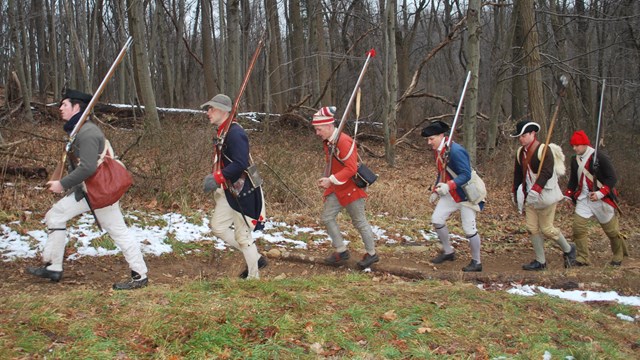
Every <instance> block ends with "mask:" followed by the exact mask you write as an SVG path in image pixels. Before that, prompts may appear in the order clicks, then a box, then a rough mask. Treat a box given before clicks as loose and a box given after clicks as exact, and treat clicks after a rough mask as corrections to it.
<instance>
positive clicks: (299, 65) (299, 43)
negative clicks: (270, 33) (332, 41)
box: [289, 0, 305, 103]
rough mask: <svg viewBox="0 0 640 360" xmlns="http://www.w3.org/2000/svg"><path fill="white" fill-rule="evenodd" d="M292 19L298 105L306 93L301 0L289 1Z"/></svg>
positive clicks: (295, 92)
mask: <svg viewBox="0 0 640 360" xmlns="http://www.w3.org/2000/svg"><path fill="white" fill-rule="evenodd" d="M289 12H290V19H291V30H292V31H291V34H290V36H289V38H290V39H291V41H290V48H291V61H292V62H293V64H292V74H291V79H292V82H293V83H292V84H291V88H292V89H293V92H292V94H293V102H294V103H298V101H300V99H302V96H303V94H304V92H305V71H304V70H305V60H304V26H303V24H302V17H301V14H300V0H289Z"/></svg>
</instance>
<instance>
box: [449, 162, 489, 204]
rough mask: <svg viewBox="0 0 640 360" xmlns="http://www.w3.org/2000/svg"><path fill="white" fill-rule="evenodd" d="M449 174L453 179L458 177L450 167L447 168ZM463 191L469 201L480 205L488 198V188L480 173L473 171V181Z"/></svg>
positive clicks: (463, 187) (463, 186) (464, 186)
mask: <svg viewBox="0 0 640 360" xmlns="http://www.w3.org/2000/svg"><path fill="white" fill-rule="evenodd" d="M447 172H449V174H451V176H452V177H453V178H456V177H458V174H456V173H455V172H454V171H453V170H452V169H451V168H450V167H448V166H447ZM462 191H464V194H465V195H466V196H467V201H468V202H470V203H472V204H474V205H478V204H480V203H481V202H483V201H484V200H485V199H486V198H487V186H486V185H485V183H484V181H483V180H482V178H481V177H480V176H479V175H478V173H477V172H476V171H475V170H474V169H471V179H469V181H467V182H466V183H465V184H464V185H462Z"/></svg>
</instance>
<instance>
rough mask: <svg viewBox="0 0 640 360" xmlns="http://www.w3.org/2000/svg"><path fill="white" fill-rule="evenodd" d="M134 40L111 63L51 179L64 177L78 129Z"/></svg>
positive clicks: (71, 134) (74, 130) (70, 136)
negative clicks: (65, 166) (68, 154)
mask: <svg viewBox="0 0 640 360" xmlns="http://www.w3.org/2000/svg"><path fill="white" fill-rule="evenodd" d="M132 42H133V37H131V36H129V38H128V39H127V41H126V42H125V44H124V46H123V47H122V49H121V50H120V53H119V54H118V57H116V59H115V61H114V62H113V64H111V67H110V68H109V71H107V74H106V75H105V77H104V79H102V82H101V83H100V86H98V89H97V90H96V92H95V94H94V95H93V97H91V101H89V104H88V105H87V107H86V108H85V109H84V112H83V113H82V116H80V120H78V123H77V124H76V126H74V128H73V130H72V131H71V133H70V134H69V140H68V141H67V145H66V147H65V151H64V153H63V154H62V159H61V160H60V163H58V166H57V167H56V169H55V170H54V172H53V174H52V175H51V179H50V181H56V180H60V179H62V174H63V173H64V165H65V163H66V161H67V153H68V152H69V151H71V145H72V144H73V141H74V140H75V139H76V135H78V131H80V129H81V128H82V125H84V123H85V122H86V121H87V119H88V118H89V114H91V111H92V110H93V107H94V106H95V105H96V103H97V102H98V99H99V98H100V95H102V92H103V91H104V88H105V87H106V86H107V83H108V82H109V80H111V78H112V77H113V74H114V73H115V71H116V68H117V67H118V65H119V64H120V63H121V62H122V59H124V56H125V55H126V53H127V50H128V49H129V47H130V46H131V43H132ZM87 201H88V199H87Z"/></svg>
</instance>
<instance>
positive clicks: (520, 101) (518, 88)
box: [511, 1, 528, 121]
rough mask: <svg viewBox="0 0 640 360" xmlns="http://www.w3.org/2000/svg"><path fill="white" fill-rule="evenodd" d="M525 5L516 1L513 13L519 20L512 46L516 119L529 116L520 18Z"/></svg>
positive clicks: (512, 108)
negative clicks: (526, 107)
mask: <svg viewBox="0 0 640 360" xmlns="http://www.w3.org/2000/svg"><path fill="white" fill-rule="evenodd" d="M522 6H523V2H522V1H516V2H514V4H513V13H512V15H511V16H515V17H516V18H517V19H518V20H517V21H516V24H515V26H516V27H515V29H514V33H513V34H514V37H513V47H512V54H511V60H512V64H513V65H512V69H511V76H512V78H513V79H512V80H511V117H512V118H513V119H514V120H515V121H518V120H521V119H522V118H523V117H525V116H527V115H528V114H527V111H526V110H525V104H526V99H525V86H526V84H525V78H524V74H523V68H522V61H523V60H522V57H523V56H524V53H523V48H522V43H523V42H524V35H523V29H522V21H521V20H520V8H521V7H522Z"/></svg>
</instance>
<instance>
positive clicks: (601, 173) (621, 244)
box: [565, 130, 628, 266]
mask: <svg viewBox="0 0 640 360" xmlns="http://www.w3.org/2000/svg"><path fill="white" fill-rule="evenodd" d="M570 143H571V147H573V150H574V151H575V153H576V155H574V156H573V157H572V158H571V174H570V177H569V183H568V184H567V190H566V191H565V195H566V196H568V197H569V198H571V200H573V203H574V204H575V206H576V210H575V213H574V214H573V241H574V242H575V244H576V248H577V256H576V260H575V263H574V265H576V266H587V265H591V260H590V259H589V243H588V240H587V234H588V232H589V230H588V224H589V219H590V218H591V217H595V219H596V220H597V221H598V223H600V226H602V230H604V232H605V234H607V237H608V238H609V241H610V243H611V252H612V253H613V258H612V259H611V262H610V263H609V264H610V265H612V266H620V265H622V259H623V257H624V256H626V255H628V253H627V246H626V243H625V239H624V236H623V235H622V234H620V230H619V226H618V216H617V214H616V209H617V207H618V206H617V203H616V190H615V185H616V182H617V177H616V172H615V170H614V168H613V164H612V163H611V160H610V159H609V157H608V156H606V155H605V154H604V153H602V151H600V152H598V153H597V154H596V150H595V149H594V148H593V147H592V146H591V142H590V141H589V137H588V136H587V134H585V132H584V131H582V130H578V131H576V132H574V133H573V135H572V136H571V140H570ZM594 158H597V161H595V164H597V167H596V166H594ZM594 168H596V169H595V170H594Z"/></svg>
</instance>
